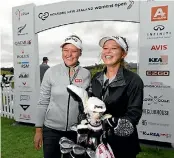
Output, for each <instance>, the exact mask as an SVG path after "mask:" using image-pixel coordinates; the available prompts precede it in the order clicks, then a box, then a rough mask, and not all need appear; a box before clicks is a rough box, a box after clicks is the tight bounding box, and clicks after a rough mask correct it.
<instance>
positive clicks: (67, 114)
mask: <svg viewBox="0 0 174 158" xmlns="http://www.w3.org/2000/svg"><path fill="white" fill-rule="evenodd" d="M69 82H70V84H71V77H70V68H69ZM69 104H70V94H69V96H68V107H67V122H66V131H67V129H68V120H69Z"/></svg>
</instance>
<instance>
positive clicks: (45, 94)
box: [35, 69, 51, 128]
mask: <svg viewBox="0 0 174 158" xmlns="http://www.w3.org/2000/svg"><path fill="white" fill-rule="evenodd" d="M50 75H51V71H50V69H48V70H47V71H46V72H45V74H44V77H43V81H42V84H41V88H40V97H39V101H38V104H37V108H36V124H35V126H36V127H37V128H39V127H42V126H43V123H44V119H45V113H46V111H47V108H48V105H49V102H50V97H51V83H50Z"/></svg>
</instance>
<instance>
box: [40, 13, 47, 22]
mask: <svg viewBox="0 0 174 158" xmlns="http://www.w3.org/2000/svg"><path fill="white" fill-rule="evenodd" d="M48 16H49V13H48V12H45V13H39V15H38V17H39V18H40V19H42V20H43V21H44V20H45V19H46V18H48Z"/></svg>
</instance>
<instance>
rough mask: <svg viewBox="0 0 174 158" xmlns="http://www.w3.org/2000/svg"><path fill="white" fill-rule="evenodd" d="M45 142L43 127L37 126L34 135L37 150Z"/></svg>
mask: <svg viewBox="0 0 174 158" xmlns="http://www.w3.org/2000/svg"><path fill="white" fill-rule="evenodd" d="M42 143H43V135H42V128H36V133H35V136H34V147H35V149H36V150H40V148H41V147H42Z"/></svg>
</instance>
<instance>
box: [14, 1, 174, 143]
mask: <svg viewBox="0 0 174 158" xmlns="http://www.w3.org/2000/svg"><path fill="white" fill-rule="evenodd" d="M120 13H121V14H120ZM172 14H174V3H173V2H165V1H164V2H160V1H158V2H156V1H141V2H140V1H132V0H126V1H93V3H91V2H90V1H89V2H88V1H85V2H80V1H78V3H77V2H59V3H55V4H49V5H43V6H37V7H35V6H34V5H33V4H29V5H26V6H19V7H15V8H13V39H14V67H15V107H16V108H15V118H16V120H17V121H22V122H31V123H34V122H35V121H34V120H35V108H36V105H37V101H38V100H37V99H38V95H39V85H40V84H39V76H37V75H39V63H38V62H39V60H38V48H37V47H38V41H37V35H36V34H37V33H39V32H42V31H45V30H47V29H51V28H54V27H57V26H62V25H67V24H72V23H77V22H85V21H100V20H101V21H103V20H106V21H107V20H111V21H128V22H136V23H139V22H140V23H141V25H140V41H139V44H140V49H139V74H140V76H141V77H142V79H143V81H144V83H145V96H144V106H143V117H142V119H141V120H140V123H139V126H138V130H139V137H140V139H148V140H157V141H164V142H172V138H174V137H173V136H174V124H173V120H172V116H173V115H174V106H172V104H173V105H174V97H173V98H172V96H174V90H173V87H174V83H172V80H171V78H174V72H172V66H173V64H172V58H174V55H173V54H172V51H173V50H174V48H173V47H174V46H173V47H172V40H173V39H174V38H173V32H174V30H172V28H174V24H173V23H172V20H173V17H172ZM31 59H32V60H31ZM173 71H174V70H173ZM173 140H174V139H173Z"/></svg>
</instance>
